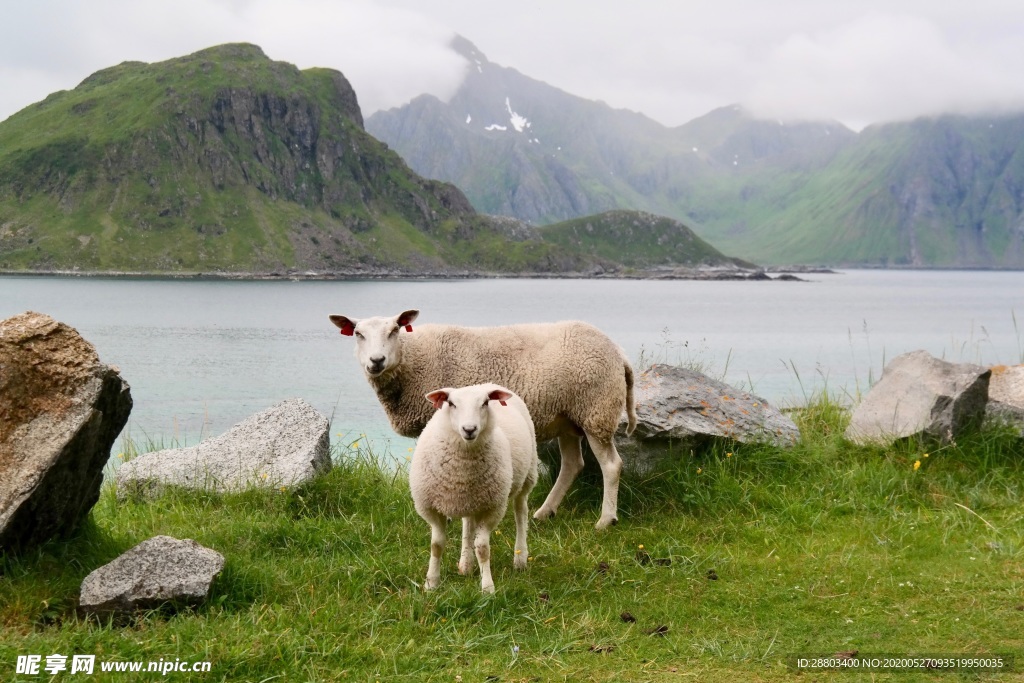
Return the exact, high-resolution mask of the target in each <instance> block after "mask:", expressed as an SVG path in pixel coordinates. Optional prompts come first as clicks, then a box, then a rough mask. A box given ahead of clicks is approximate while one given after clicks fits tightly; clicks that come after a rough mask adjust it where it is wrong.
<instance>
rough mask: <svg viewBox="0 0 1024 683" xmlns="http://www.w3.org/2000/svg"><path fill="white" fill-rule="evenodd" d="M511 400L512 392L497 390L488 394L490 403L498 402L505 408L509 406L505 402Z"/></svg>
mask: <svg viewBox="0 0 1024 683" xmlns="http://www.w3.org/2000/svg"><path fill="white" fill-rule="evenodd" d="M510 398H512V392H511V391H505V390H504V389H495V390H494V391H492V392H491V393H489V394H487V400H488V401H497V402H498V403H500V404H501V405H503V406H507V405H508V404H507V403H505V401H507V400H508V399H510Z"/></svg>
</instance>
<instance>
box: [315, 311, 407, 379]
mask: <svg viewBox="0 0 1024 683" xmlns="http://www.w3.org/2000/svg"><path fill="white" fill-rule="evenodd" d="M419 314H420V312H419V311H416V310H410V311H405V312H404V313H400V314H399V315H396V316H394V317H391V318H387V317H375V318H365V319H363V320H357V319H355V318H348V317H346V316H343V315H332V316H330V318H331V322H332V323H334V324H335V325H336V326H337V327H338V328H339V329H340V330H341V333H342V334H344V335H346V336H352V337H355V338H356V348H355V354H356V358H357V359H358V360H359V365H360V366H361V367H362V368H363V372H365V373H366V375H367V376H368V377H380V376H381V375H383V374H384V373H386V372H388V371H390V370H391V369H393V368H395V367H397V366H398V365H400V364H401V362H402V340H401V339H399V334H400V332H401V331H402V328H405V330H406V331H407V332H412V322H413V321H414V320H415V319H416V316H418V315H419Z"/></svg>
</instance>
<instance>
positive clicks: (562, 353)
mask: <svg viewBox="0 0 1024 683" xmlns="http://www.w3.org/2000/svg"><path fill="white" fill-rule="evenodd" d="M418 315H419V311H417V310H409V311H405V312H403V313H400V314H399V315H396V316H394V317H375V318H366V319H363V320H358V319H354V318H348V317H346V316H343V315H332V316H330V319H331V321H332V322H333V323H334V324H335V325H336V326H337V327H338V328H340V330H341V333H342V334H344V335H348V336H354V337H355V338H356V348H355V353H356V357H357V358H358V359H359V363H360V365H361V366H362V368H363V371H364V373H365V374H366V378H367V380H368V381H369V383H370V385H371V386H372V387H373V389H374V391H376V393H377V398H378V399H379V400H380V402H381V404H382V405H383V406H384V410H385V412H386V413H387V415H388V419H389V420H390V422H391V426H392V427H393V428H394V430H395V431H396V432H398V433H399V434H401V435H402V436H408V437H415V436H418V435H419V434H420V432H421V431H422V430H423V428H424V426H425V425H426V424H427V421H428V420H429V419H430V416H431V412H430V407H429V406H424V405H423V400H422V398H421V397H422V396H423V395H424V394H425V393H426V392H428V391H431V390H432V389H433V388H435V387H444V386H467V385H471V384H479V383H482V382H497V383H499V384H501V385H503V386H506V387H508V388H509V389H510V390H512V391H514V392H515V393H516V394H518V395H519V396H521V397H522V399H523V401H525V402H526V405H527V407H528V408H529V410H530V415H531V416H532V417H533V424H534V427H535V430H536V435H537V439H538V440H540V441H547V440H549V439H553V438H557V439H558V448H559V451H560V453H561V468H560V470H559V472H558V478H557V479H556V480H555V484H554V486H553V487H552V488H551V492H550V493H549V494H548V496H547V499H546V500H545V501H544V503H543V505H541V506H540V508H538V509H537V511H536V513H534V518H535V519H546V518H548V517H553V516H554V515H555V513H556V511H557V510H558V506H559V504H560V503H561V502H562V499H563V497H564V496H565V494H566V492H567V491H568V490H569V487H570V486H571V485H572V483H573V481H574V480H575V479H576V476H577V475H578V474H579V473H580V471H581V470H582V469H583V452H582V450H581V447H582V440H583V437H584V436H586V438H587V441H588V442H589V443H590V447H591V449H592V450H593V451H594V455H595V457H596V458H597V462H598V464H599V465H600V466H601V473H602V475H603V481H604V497H603V500H602V504H601V516H600V518H599V519H598V522H597V525H596V526H597V528H598V529H603V528H605V527H607V526H609V525H611V524H615V523H616V522H617V521H618V517H617V513H618V491H619V475H620V474H621V471H622V459H621V458H620V457H619V454H618V451H617V450H616V448H615V442H614V435H615V430H616V429H617V428H618V425H619V420H620V418H621V416H622V411H623V409H625V411H626V416H627V421H628V424H627V429H626V433H627V434H631V433H632V432H633V429H634V428H635V427H636V408H635V405H634V400H633V368H632V366H631V365H630V363H629V359H628V358H626V355H625V353H624V352H623V351H622V349H621V348H619V346H618V345H616V344H615V342H613V341H612V340H611V339H609V338H608V337H607V336H606V335H605V334H604V333H603V332H601V331H600V330H598V329H597V328H596V327H594V326H592V325H589V324H587V323H584V322H579V321H563V322H557V323H536V324H525V325H507V326H503V327H456V326H453V325H423V326H422V327H421V326H417V327H416V330H415V332H414V331H413V327H412V323H413V322H414V321H415V320H416V318H417V316H418ZM403 330H404V331H403Z"/></svg>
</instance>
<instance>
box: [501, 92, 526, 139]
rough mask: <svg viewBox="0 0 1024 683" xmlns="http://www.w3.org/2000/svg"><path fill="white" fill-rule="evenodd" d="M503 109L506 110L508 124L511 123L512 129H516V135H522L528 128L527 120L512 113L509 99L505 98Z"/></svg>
mask: <svg viewBox="0 0 1024 683" xmlns="http://www.w3.org/2000/svg"><path fill="white" fill-rule="evenodd" d="M505 109H506V110H508V116H509V118H508V120H509V123H511V124H512V127H513V128H515V129H516V132H517V133H522V132H523V131H524V130H526V129H527V128H529V127H530V121H529V119H527V118H526V117H525V116H521V115H519V114H517V113H516V112H514V111H512V103H511V102H509V98H507V97H506V98H505Z"/></svg>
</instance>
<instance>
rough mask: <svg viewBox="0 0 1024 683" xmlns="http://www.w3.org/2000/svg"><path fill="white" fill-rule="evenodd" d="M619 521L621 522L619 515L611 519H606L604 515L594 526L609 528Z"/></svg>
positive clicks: (596, 527)
mask: <svg viewBox="0 0 1024 683" xmlns="http://www.w3.org/2000/svg"><path fill="white" fill-rule="evenodd" d="M618 523H619V518H618V517H612V518H610V519H605V518H604V517H602V518H601V519H599V520H597V524H595V525H594V528H595V529H607V528H608V527H610V526H615V525H616V524H618Z"/></svg>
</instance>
